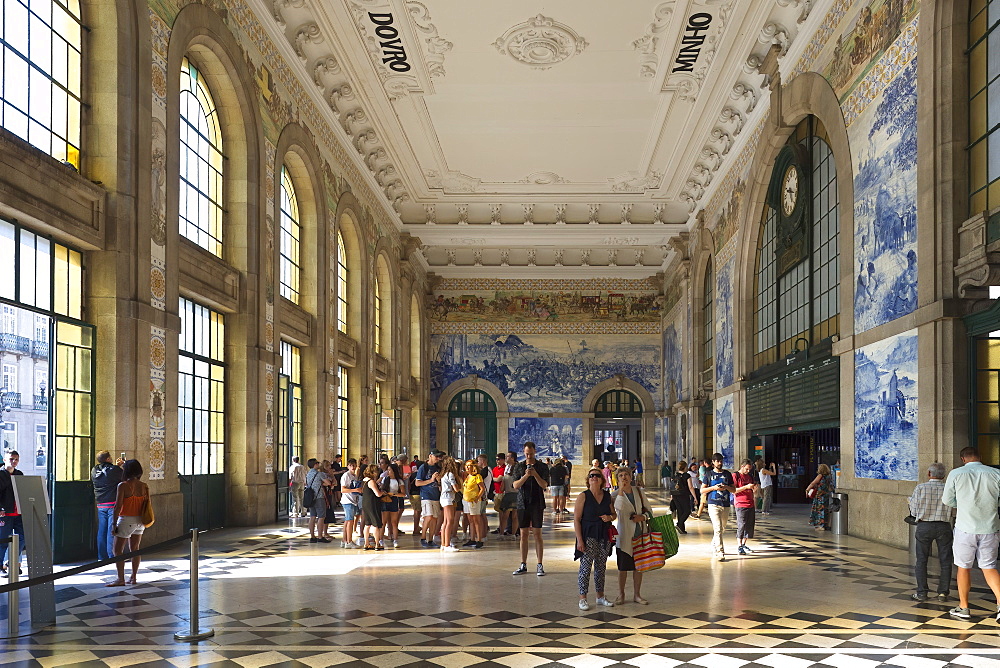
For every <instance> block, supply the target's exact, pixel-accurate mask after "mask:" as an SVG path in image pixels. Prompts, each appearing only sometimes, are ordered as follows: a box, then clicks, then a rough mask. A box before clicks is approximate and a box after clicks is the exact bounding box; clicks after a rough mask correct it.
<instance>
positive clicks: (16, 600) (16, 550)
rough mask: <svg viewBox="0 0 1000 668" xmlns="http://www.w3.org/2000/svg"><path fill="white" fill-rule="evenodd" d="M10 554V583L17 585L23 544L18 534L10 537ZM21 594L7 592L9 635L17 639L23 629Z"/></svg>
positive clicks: (17, 590)
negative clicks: (19, 540)
mask: <svg viewBox="0 0 1000 668" xmlns="http://www.w3.org/2000/svg"><path fill="white" fill-rule="evenodd" d="M8 521H10V518H8ZM8 554H9V555H11V556H8V558H7V562H8V564H9V565H8V566H7V574H8V575H9V576H10V583H11V584H17V581H18V580H20V579H21V578H20V577H19V576H20V574H21V544H20V542H18V535H17V534H16V533H12V534H11V535H10V552H9V553H8ZM20 593H21V590H20V589H14V590H13V591H9V592H7V635H8V637H10V638H15V637H17V635H18V633H19V631H20V629H21V614H20V613H21V611H20V609H19V606H20V603H21V601H20V596H19V594H20Z"/></svg>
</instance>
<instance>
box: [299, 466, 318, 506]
mask: <svg viewBox="0 0 1000 668" xmlns="http://www.w3.org/2000/svg"><path fill="white" fill-rule="evenodd" d="M309 473H315V471H310V472H309ZM315 479H316V477H315V476H313V480H315ZM315 504H316V490H314V489H313V488H312V483H311V482H310V481H309V480H308V479H307V480H306V489H305V491H304V492H303V493H302V506H303V507H304V508H312V507H313V505H315Z"/></svg>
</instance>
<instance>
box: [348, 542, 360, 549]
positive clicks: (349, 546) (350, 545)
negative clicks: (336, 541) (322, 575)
mask: <svg viewBox="0 0 1000 668" xmlns="http://www.w3.org/2000/svg"><path fill="white" fill-rule="evenodd" d="M344 547H345V548H347V549H348V550H357V549H358V548H360V547H361V546H360V545H355V544H354V543H345V544H344Z"/></svg>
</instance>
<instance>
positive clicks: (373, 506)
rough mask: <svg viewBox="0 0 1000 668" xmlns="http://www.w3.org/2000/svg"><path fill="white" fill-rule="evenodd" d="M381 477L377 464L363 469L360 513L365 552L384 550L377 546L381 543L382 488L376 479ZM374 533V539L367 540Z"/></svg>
mask: <svg viewBox="0 0 1000 668" xmlns="http://www.w3.org/2000/svg"><path fill="white" fill-rule="evenodd" d="M381 475H382V471H381V469H379V467H378V465H377V464H369V465H368V468H366V469H365V480H364V490H365V491H364V495H363V496H362V499H361V512H362V513H363V514H364V519H365V529H364V534H365V535H364V545H365V549H366V550H384V549H385V548H384V547H382V546H381V545H379V543H380V542H381V541H382V527H383V524H382V488H381V487H379V484H378V479H379V476H381ZM372 530H374V531H375V538H374V539H373V540H369V539H370V538H371V537H372V536H371V533H372Z"/></svg>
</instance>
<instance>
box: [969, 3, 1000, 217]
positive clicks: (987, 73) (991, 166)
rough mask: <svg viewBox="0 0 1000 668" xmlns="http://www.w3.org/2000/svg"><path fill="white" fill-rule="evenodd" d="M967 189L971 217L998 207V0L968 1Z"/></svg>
mask: <svg viewBox="0 0 1000 668" xmlns="http://www.w3.org/2000/svg"><path fill="white" fill-rule="evenodd" d="M969 18H970V21H971V24H970V26H969V96H970V103H969V186H970V192H971V196H972V200H971V206H970V208H971V211H970V213H972V214H975V213H979V212H981V211H987V210H989V209H993V208H996V207H998V206H1000V28H998V27H997V26H998V24H1000V0H972V3H971V7H970V11H969Z"/></svg>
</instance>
